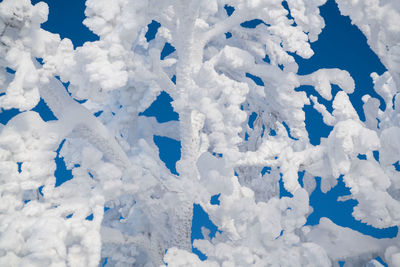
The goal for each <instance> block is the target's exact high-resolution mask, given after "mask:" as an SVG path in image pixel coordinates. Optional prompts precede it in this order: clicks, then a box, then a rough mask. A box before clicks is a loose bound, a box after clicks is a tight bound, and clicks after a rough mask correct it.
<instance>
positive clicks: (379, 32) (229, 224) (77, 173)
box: [0, 0, 400, 266]
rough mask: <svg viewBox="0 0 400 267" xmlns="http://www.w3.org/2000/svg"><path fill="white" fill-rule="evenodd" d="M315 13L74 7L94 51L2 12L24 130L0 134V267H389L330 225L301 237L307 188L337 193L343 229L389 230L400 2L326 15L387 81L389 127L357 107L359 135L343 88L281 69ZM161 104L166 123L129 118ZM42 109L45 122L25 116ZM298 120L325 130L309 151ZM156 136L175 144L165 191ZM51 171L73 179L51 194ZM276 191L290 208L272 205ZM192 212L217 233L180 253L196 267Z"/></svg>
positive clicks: (337, 73)
mask: <svg viewBox="0 0 400 267" xmlns="http://www.w3.org/2000/svg"><path fill="white" fill-rule="evenodd" d="M325 2H326V0H307V1H305V0H286V1H282V0H232V1H227V0H207V1H195V0H185V1H183V0H165V1H155V0H140V1H135V0H114V1H106V0H87V1H86V10H85V15H86V19H85V20H84V22H83V23H84V24H85V25H86V26H87V27H88V28H89V29H90V30H91V31H93V32H94V33H95V34H97V35H98V36H99V40H98V41H93V42H86V43H85V44H84V45H83V46H80V47H77V48H74V46H73V44H72V42H71V41H70V40H69V39H61V38H60V37H59V35H57V34H53V33H50V32H47V31H45V30H43V29H41V28H40V25H41V24H42V23H44V22H45V21H46V20H47V15H48V12H49V11H48V6H47V5H46V4H45V3H43V2H39V3H37V4H35V5H32V4H31V3H30V1H29V0H3V1H2V2H1V3H0V33H1V34H0V65H1V67H0V84H1V86H0V107H1V108H2V109H11V108H17V109H19V111H21V113H20V114H18V115H17V116H15V117H14V118H13V119H11V120H10V121H9V122H8V123H7V124H6V125H5V126H2V127H1V128H0V158H1V161H0V266H98V265H99V263H104V262H105V259H106V258H107V266H132V265H134V266H159V265H162V264H168V266H294V265H296V266H331V265H332V264H337V261H338V260H346V262H348V263H347V264H353V265H352V266H358V265H360V264H362V263H366V262H368V261H369V264H370V265H371V266H380V265H379V264H380V263H378V262H377V261H376V260H371V259H372V258H373V257H375V256H376V255H380V256H381V257H382V258H384V259H385V260H386V261H387V262H388V264H389V266H400V246H399V240H398V237H396V238H394V239H379V240H378V239H375V238H372V237H369V236H365V235H362V234H360V233H358V232H356V231H353V230H350V229H347V228H343V227H340V226H338V225H336V224H334V223H333V222H331V221H330V220H329V219H327V218H322V219H321V221H320V223H319V224H318V225H316V226H304V225H305V222H306V219H307V217H308V215H309V214H310V213H311V209H310V206H309V195H310V194H311V192H313V190H314V188H315V180H314V177H315V176H317V177H322V179H321V188H322V190H323V191H324V192H326V191H328V190H330V188H332V187H333V186H335V185H336V184H337V179H339V178H343V181H344V182H345V184H346V186H347V187H349V188H350V190H351V196H349V197H350V198H354V199H356V200H357V201H358V205H357V206H356V207H355V209H354V212H353V216H354V217H355V218H356V219H357V220H361V221H362V222H364V223H367V224H369V225H372V226H374V227H377V228H385V227H390V226H398V225H400V173H399V172H397V171H396V169H395V164H396V163H398V161H399V160H400V143H399V141H398V136H400V125H399V123H400V119H399V115H398V114H399V106H400V103H399V97H398V96H397V92H398V91H399V90H400V85H399V84H400V39H399V38H400V24H399V23H396V22H398V21H400V4H399V3H400V2H398V1H397V0H392V1H390V0H371V1H355V0H336V2H337V3H338V6H339V8H340V11H341V12H342V14H343V15H348V16H350V18H351V21H352V23H354V24H355V25H356V26H357V27H359V28H360V29H361V30H362V32H363V33H364V34H365V36H366V37H367V39H368V44H369V45H370V46H371V48H372V49H373V50H374V51H375V53H376V54H377V55H378V56H379V58H380V59H381V60H382V63H383V64H384V65H385V67H386V68H387V72H385V73H384V74H383V75H378V74H376V73H372V74H371V77H372V78H373V81H374V86H375V91H376V92H377V93H378V94H379V95H380V96H381V97H382V98H383V99H384V101H385V102H386V109H385V110H381V109H379V101H378V100H377V99H376V98H373V97H371V96H369V95H365V96H364V97H363V102H364V106H363V109H364V113H365V120H364V121H361V120H360V118H359V116H358V114H357V112H356V110H355V109H354V107H353V105H352V103H351V102H350V100H349V94H352V93H353V92H354V89H355V83H354V81H353V78H352V77H351V76H350V74H349V73H348V72H347V71H345V70H340V69H320V70H318V71H316V72H313V73H311V74H308V75H299V74H298V65H297V63H296V62H295V60H294V55H295V54H296V55H297V56H300V57H302V58H305V59H307V58H310V57H311V56H312V55H313V51H312V49H311V47H310V42H314V41H316V40H317V39H318V35H319V34H320V33H321V31H322V29H323V28H324V26H325V24H324V20H323V18H322V17H321V16H320V13H319V7H320V6H322V5H323V4H325ZM151 23H158V24H159V25H160V27H159V28H158V30H157V33H156V35H155V37H154V38H149V37H148V30H149V26H148V25H150V24H151ZM249 25H250V26H249ZM166 44H168V45H170V46H173V47H174V48H175V51H174V52H173V53H171V54H169V55H167V56H165V54H163V49H164V48H165V46H166ZM56 77H57V78H56ZM175 79H176V81H175ZM62 82H64V83H69V85H68V91H67V90H65V87H64V86H63V84H62ZM332 84H334V85H337V86H338V87H340V89H341V90H340V91H339V92H338V93H337V94H336V95H335V97H333V96H332V92H331V91H332V89H331V85H332ZM302 85H310V86H313V87H314V88H315V90H316V92H317V93H318V94H319V95H320V96H321V97H322V98H323V99H325V100H328V101H331V100H332V109H333V111H332V112H330V111H329V110H328V109H327V107H326V106H325V105H324V104H323V103H320V102H319V101H318V98H317V97H315V96H310V97H308V96H307V95H306V93H305V92H303V91H299V90H295V89H296V88H298V87H300V86H302ZM161 91H166V92H167V93H168V94H169V95H170V96H171V97H172V99H173V102H172V105H173V108H174V110H175V111H176V112H177V113H178V114H179V121H169V122H164V123H159V122H157V121H156V120H155V119H154V118H152V117H145V116H139V114H140V113H141V112H143V111H144V110H146V109H147V108H148V107H149V105H150V104H151V103H152V102H153V101H154V100H155V98H156V97H157V95H159V94H160V92H161ZM41 99H43V101H44V102H45V103H46V105H47V106H48V107H49V108H50V110H51V112H52V113H53V114H54V116H55V117H56V118H57V120H52V121H43V119H42V118H41V117H40V115H39V114H38V113H37V112H35V111H32V108H34V107H35V106H36V105H37V104H38V102H39V101H40V100H41ZM81 100H85V101H81ZM309 104H313V107H314V108H315V109H316V110H317V111H318V112H319V113H320V114H321V115H322V117H323V121H324V123H325V124H327V125H329V126H331V127H333V130H332V131H331V133H330V134H329V136H328V137H327V138H322V139H321V143H320V144H319V145H312V144H311V143H310V141H309V137H308V133H307V130H306V128H305V122H304V121H305V114H304V111H303V107H304V105H309ZM100 113H101V115H99V116H98V115H96V116H95V115H93V114H100ZM254 116H255V119H254ZM250 117H253V118H250ZM377 121H378V122H379V123H377ZM155 135H156V136H163V137H168V138H171V139H175V140H178V141H180V144H181V159H180V160H179V161H178V162H177V174H173V173H171V172H170V170H168V169H167V168H166V167H165V165H164V163H163V162H162V161H161V160H160V159H159V156H158V148H157V146H156V144H155V142H154V140H153V136H155ZM374 151H375V153H379V160H376V159H375V158H374V156H373V153H374ZM360 155H364V159H362V158H361V157H360ZM56 157H63V158H64V161H65V163H66V166H67V168H68V169H70V170H72V176H73V178H72V179H70V180H68V181H66V182H64V183H62V184H59V183H58V182H57V180H56V178H55V176H54V171H55V169H56V164H55V162H54V158H56ZM264 167H268V169H269V171H267V172H264V171H262V170H263V169H264ZM300 171H302V172H303V171H304V172H305V174H304V177H303V183H302V185H301V184H300V182H299V176H298V172H300ZM280 179H282V181H283V186H284V188H285V190H287V191H288V193H289V194H290V195H292V197H280V192H279V190H280V189H279V180H280ZM217 194H220V196H219V201H220V203H219V205H212V204H211V203H210V198H211V196H215V195H217ZM193 203H199V204H200V205H201V206H202V208H203V209H204V210H205V211H206V212H207V213H208V214H209V216H210V219H211V220H212V222H213V223H215V225H216V226H217V227H218V229H219V231H218V233H217V234H216V236H215V237H214V238H212V239H204V240H196V241H195V242H194V243H193V246H194V247H196V248H197V249H199V250H200V251H201V252H202V253H204V254H205V255H206V256H207V260H205V261H200V259H199V258H198V257H197V256H196V255H195V254H193V253H192V250H191V248H192V243H191V223H192V217H193ZM205 236H207V234H205ZM370 260H371V261H370ZM349 266H350V265H349Z"/></svg>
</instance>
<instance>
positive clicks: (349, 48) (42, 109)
mask: <svg viewBox="0 0 400 267" xmlns="http://www.w3.org/2000/svg"><path fill="white" fill-rule="evenodd" d="M37 2H39V1H38V0H34V1H32V3H37ZM45 2H46V3H47V4H48V5H49V8H50V13H49V20H48V21H47V22H46V23H44V24H43V25H42V27H43V28H44V29H46V30H48V31H50V32H53V33H59V34H60V36H61V38H70V39H71V40H72V42H73V44H74V46H75V47H77V46H81V45H82V44H83V43H84V42H86V41H94V40H98V37H97V36H96V35H95V34H93V33H91V32H90V30H89V29H87V28H86V27H85V26H84V25H83V24H82V21H83V19H84V8H85V6H84V1H83V0H74V1H60V0H47V1H45ZM320 11H321V14H322V16H323V17H324V19H325V22H326V27H325V29H324V30H323V32H322V33H321V35H320V36H319V39H318V41H317V42H315V43H312V44H311V47H312V49H313V50H314V52H315V55H314V56H313V57H311V58H310V59H306V60H305V59H302V58H300V57H297V56H295V59H296V61H297V63H298V64H299V74H309V73H311V72H313V71H316V70H318V69H320V68H340V69H344V70H347V71H348V72H349V73H350V74H351V76H352V77H353V78H354V80H355V83H356V89H355V92H354V93H353V94H351V95H350V100H351V102H352V104H353V106H354V107H355V108H356V110H357V113H358V114H359V116H360V118H361V120H364V114H363V111H362V101H361V97H362V96H363V95H364V94H370V95H371V96H373V97H376V98H378V99H379V100H380V101H381V109H384V108H385V104H384V102H383V100H382V98H381V97H380V96H378V95H377V94H376V93H375V91H374V90H373V84H372V79H371V78H370V76H369V75H370V73H371V72H377V73H378V74H382V73H383V72H385V71H386V69H385V67H384V66H383V65H382V63H381V62H380V60H379V58H378V57H377V56H376V55H375V54H374V53H373V52H372V50H371V49H370V48H369V46H368V44H367V41H366V38H365V37H364V36H363V34H362V33H361V32H360V30H358V28H356V27H355V26H354V25H351V22H350V19H349V18H348V17H344V16H341V15H340V13H339V10H338V8H337V5H336V3H335V2H334V1H333V0H329V1H328V2H327V4H325V5H324V6H323V7H321V8H320ZM157 27H158V24H157V23H155V22H154V23H152V29H151V30H150V31H149V36H151V35H153V33H155V32H156V28H157ZM150 32H153V33H150ZM149 39H151V37H149ZM166 49H167V50H166V51H164V55H165V54H167V53H170V52H172V51H173V48H172V47H170V46H168V45H167V47H166ZM333 88H334V92H333V94H336V93H337V91H338V90H339V89H338V88H337V87H335V86H333ZM296 90H303V91H305V92H306V93H307V94H308V95H310V94H312V95H315V96H317V97H318V99H319V101H320V102H322V103H324V104H327V106H328V110H329V107H330V106H331V102H329V101H326V100H323V99H322V98H321V97H320V96H319V95H318V94H317V93H316V91H315V90H314V89H313V88H312V87H310V86H302V87H300V88H297V89H296ZM171 100H172V99H171V98H170V97H169V95H168V94H166V93H164V92H163V93H162V94H160V95H159V97H158V98H157V100H156V101H155V102H154V103H153V104H152V105H151V106H150V107H149V108H148V109H147V110H146V111H145V112H143V113H142V114H141V115H144V116H155V117H156V118H157V120H158V121H159V122H165V121H169V120H177V119H178V115H177V114H176V113H175V112H174V111H173V109H172V107H171V105H170V102H171ZM34 110H36V111H38V112H39V113H40V114H41V116H42V118H43V119H44V120H52V119H55V117H54V116H53V115H52V113H51V112H50V111H49V110H48V108H47V107H46V105H45V104H44V102H43V101H41V102H40V103H39V105H38V106H37V107H36V108H35V109H34ZM304 111H305V112H306V128H307V130H308V132H309V137H310V140H311V143H312V144H314V145H317V144H319V143H320V138H321V137H327V136H328V135H329V132H330V131H331V130H332V127H330V126H327V125H325V124H324V123H323V121H322V116H321V115H320V114H319V113H318V112H316V111H315V110H314V109H313V108H312V106H306V107H305V108H304ZM16 114H18V111H17V110H6V111H5V110H2V111H1V113H0V123H2V124H5V123H6V122H7V121H8V120H9V119H10V118H12V117H13V116H15V115H16ZM154 141H155V143H156V145H157V146H159V148H160V158H161V159H162V160H163V161H164V162H165V163H166V166H167V167H168V168H169V169H170V170H171V172H173V173H176V169H175V163H176V161H177V160H178V159H179V157H180V143H179V142H177V141H174V140H171V139H168V138H164V137H158V136H155V137H154ZM55 160H56V163H57V170H56V173H55V174H56V177H57V179H58V184H61V183H62V182H63V181H65V180H68V179H71V178H72V175H71V172H70V171H69V170H66V168H65V164H64V162H63V160H62V158H60V157H59V156H58V154H57V157H56V159H55ZM299 176H300V178H301V174H299ZM316 180H317V189H316V190H315V192H313V193H312V194H311V196H310V204H311V206H312V207H313V209H314V212H313V213H312V214H311V215H310V216H309V218H308V220H307V224H309V225H315V224H317V223H318V221H319V218H321V217H328V218H330V219H331V220H332V221H333V222H335V223H336V224H338V225H341V226H345V227H350V228H352V229H354V230H357V231H360V232H361V233H363V234H367V235H371V236H374V237H376V238H384V237H394V236H396V235H397V231H398V229H397V227H391V228H387V229H376V228H373V227H371V226H367V225H366V224H363V223H361V222H359V221H356V220H355V219H354V218H353V217H352V216H351V212H352V210H353V207H354V206H355V205H356V204H357V201H355V200H348V201H345V202H338V201H337V200H336V199H337V197H338V196H342V195H348V194H349V193H350V192H349V189H348V188H346V187H345V185H344V183H343V181H342V179H339V182H338V185H337V186H336V187H334V188H333V189H332V190H331V191H329V192H328V193H326V194H324V193H322V192H321V190H320V188H319V184H320V178H317V179H316ZM281 188H282V187H281ZM281 195H285V191H284V189H283V188H282V193H281ZM212 201H213V202H212V203H213V204H217V203H218V197H217V196H216V197H214V198H213V200H212ZM201 226H206V227H207V228H210V230H211V235H214V234H215V232H216V231H217V228H216V227H215V225H213V224H212V222H211V221H209V219H208V216H207V214H206V213H205V212H204V211H203V210H202V209H201V207H200V206H198V205H195V207H194V221H193V227H192V230H193V234H192V239H196V238H202V234H201V231H200V228H201ZM195 252H196V253H198V254H199V255H200V257H201V258H204V256H203V255H201V253H199V252H198V251H197V250H195Z"/></svg>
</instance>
